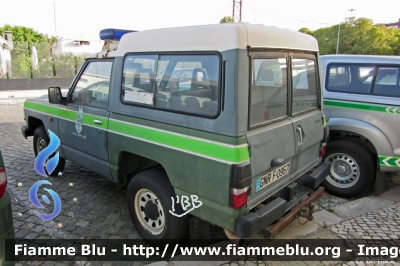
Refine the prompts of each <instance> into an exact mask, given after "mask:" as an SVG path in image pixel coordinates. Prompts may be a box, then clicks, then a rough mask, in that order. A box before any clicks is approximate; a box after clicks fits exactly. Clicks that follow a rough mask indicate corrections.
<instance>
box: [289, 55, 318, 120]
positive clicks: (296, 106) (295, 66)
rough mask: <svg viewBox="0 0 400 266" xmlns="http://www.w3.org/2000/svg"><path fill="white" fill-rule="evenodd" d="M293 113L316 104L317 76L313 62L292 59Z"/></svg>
mask: <svg viewBox="0 0 400 266" xmlns="http://www.w3.org/2000/svg"><path fill="white" fill-rule="evenodd" d="M292 87H293V114H296V113H299V112H303V111H306V110H309V109H314V108H315V107H316V106H317V76H316V72H315V62H314V60H310V59H292Z"/></svg>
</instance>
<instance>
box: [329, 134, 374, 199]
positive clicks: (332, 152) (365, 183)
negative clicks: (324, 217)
mask: <svg viewBox="0 0 400 266" xmlns="http://www.w3.org/2000/svg"><path fill="white" fill-rule="evenodd" d="M324 159H328V160H330V161H331V162H332V165H331V169H330V173H329V175H328V176H327V177H326V180H325V181H324V183H323V185H324V186H325V188H326V190H327V191H328V192H330V193H332V194H333V195H336V196H340V197H345V198H349V197H356V196H359V195H361V194H363V193H365V192H366V191H367V190H368V189H369V188H370V187H371V185H372V184H373V182H374V179H375V173H376V160H375V159H374V156H373V154H372V153H371V152H370V151H369V150H368V149H367V148H366V147H364V146H363V145H362V144H360V143H358V142H355V141H351V140H345V139H339V140H334V141H331V142H328V144H327V147H326V154H325V156H324Z"/></svg>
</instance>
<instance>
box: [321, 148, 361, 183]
mask: <svg viewBox="0 0 400 266" xmlns="http://www.w3.org/2000/svg"><path fill="white" fill-rule="evenodd" d="M326 160H329V161H331V162H332V164H331V169H330V173H329V175H328V176H327V178H326V180H327V181H328V182H329V183H331V184H332V185H334V186H335V187H339V188H349V187H352V186H354V184H355V183H357V181H358V179H359V178H360V167H359V166H358V164H357V162H356V161H355V160H354V159H353V158H352V157H351V156H349V155H347V154H345V153H333V154H331V155H329V156H328V157H327V158H326Z"/></svg>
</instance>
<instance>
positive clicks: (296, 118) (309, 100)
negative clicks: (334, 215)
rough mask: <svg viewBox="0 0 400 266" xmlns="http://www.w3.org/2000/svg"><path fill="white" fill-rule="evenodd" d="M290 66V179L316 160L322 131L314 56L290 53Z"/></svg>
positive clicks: (319, 95)
mask: <svg viewBox="0 0 400 266" xmlns="http://www.w3.org/2000/svg"><path fill="white" fill-rule="evenodd" d="M290 64H291V70H292V73H291V77H290V78H291V84H292V94H293V96H292V99H293V105H292V112H291V113H292V123H293V132H294V136H295V153H296V155H295V156H294V157H293V159H292V167H291V178H292V179H296V178H298V177H299V176H300V175H302V174H304V172H306V171H307V170H309V169H310V168H311V167H312V166H314V165H315V164H316V163H317V161H318V160H319V152H320V147H321V140H322V138H323V135H324V132H323V127H322V125H323V119H322V113H321V111H320V102H321V93H320V87H319V79H318V66H317V59H316V55H313V54H291V55H290Z"/></svg>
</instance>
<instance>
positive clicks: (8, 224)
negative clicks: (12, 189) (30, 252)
mask: <svg viewBox="0 0 400 266" xmlns="http://www.w3.org/2000/svg"><path fill="white" fill-rule="evenodd" d="M6 188H7V175H6V169H5V167H4V162H3V157H2V155H1V151H0V265H1V266H8V265H14V262H13V261H5V255H6V251H5V248H6V245H5V240H6V239H14V222H13V213H12V210H11V198H10V195H8V193H7V191H6Z"/></svg>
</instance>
